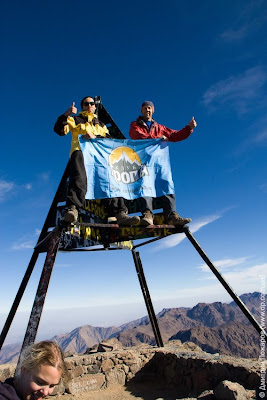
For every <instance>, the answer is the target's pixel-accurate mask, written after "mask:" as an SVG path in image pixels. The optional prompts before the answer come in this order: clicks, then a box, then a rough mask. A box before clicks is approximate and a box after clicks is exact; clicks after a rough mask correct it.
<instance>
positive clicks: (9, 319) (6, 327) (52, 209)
mask: <svg viewBox="0 0 267 400" xmlns="http://www.w3.org/2000/svg"><path fill="white" fill-rule="evenodd" d="M68 170H69V164H68V165H67V167H66V168H65V171H64V174H63V176H62V178H61V181H60V183H59V186H58V189H57V192H56V194H55V197H54V200H53V202H52V204H51V207H50V209H49V212H48V214H47V217H46V220H45V223H44V226H43V229H42V231H41V233H40V236H39V239H38V242H37V244H38V243H40V242H41V241H42V240H43V239H44V237H45V236H46V235H47V230H48V228H49V227H50V225H51V220H53V219H54V215H55V213H56V207H57V203H58V202H59V201H60V197H61V196H62V192H63V190H64V187H65V183H66V180H67V178H68V175H69V172H68ZM39 254H40V253H39V250H38V249H35V250H34V252H33V254H32V257H31V260H30V262H29V265H28V268H27V270H26V272H25V274H24V277H23V279H22V281H21V284H20V287H19V290H18V292H17V295H16V297H15V300H14V302H13V304H12V307H11V309H10V311H9V314H8V317H7V319H6V322H5V325H4V327H3V329H2V332H1V335H0V350H1V348H2V346H3V343H4V341H5V338H6V336H7V334H8V331H9V328H10V326H11V324H12V321H13V319H14V317H15V314H16V312H17V309H18V306H19V304H20V301H21V299H22V296H23V293H24V291H25V289H26V287H27V284H28V282H29V279H30V277H31V274H32V271H33V269H34V266H35V264H36V261H37V259H38V256H39Z"/></svg>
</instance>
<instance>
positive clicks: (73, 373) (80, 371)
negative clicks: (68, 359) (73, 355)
mask: <svg viewBox="0 0 267 400" xmlns="http://www.w3.org/2000/svg"><path fill="white" fill-rule="evenodd" d="M84 372H85V371H84V368H83V367H82V365H78V366H77V367H75V368H73V369H72V370H71V372H70V377H71V378H77V377H78V376H81V375H83V374H84Z"/></svg>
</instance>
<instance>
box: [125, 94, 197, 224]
mask: <svg viewBox="0 0 267 400" xmlns="http://www.w3.org/2000/svg"><path fill="white" fill-rule="evenodd" d="M153 113H154V104H153V103H152V102H151V101H145V102H144V103H143V104H142V106H141V114H142V115H141V116H140V117H138V118H137V120H136V121H133V122H132V123H131V126H130V132H129V135H130V138H131V139H163V140H167V141H169V142H178V141H180V140H184V139H187V138H188V137H189V136H190V135H191V133H192V132H193V129H194V128H195V127H196V126H197V124H196V121H195V119H194V117H193V118H192V119H191V120H190V122H189V123H188V125H186V126H185V127H184V128H183V129H181V130H179V131H176V130H174V129H170V128H167V127H166V126H164V125H160V124H158V123H157V122H156V121H154V119H153V118H152V116H153ZM161 200H162V207H163V213H164V216H165V220H166V223H167V224H169V225H175V226H183V225H185V224H187V223H189V222H190V221H191V219H190V218H182V217H181V216H180V215H179V214H178V213H177V212H176V210H175V196H174V195H173V194H168V195H165V196H162V197H161ZM140 208H141V212H142V214H143V218H142V219H141V222H140V225H143V226H147V225H153V206H152V198H151V197H143V198H140Z"/></svg>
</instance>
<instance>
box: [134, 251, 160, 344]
mask: <svg viewBox="0 0 267 400" xmlns="http://www.w3.org/2000/svg"><path fill="white" fill-rule="evenodd" d="M132 255H133V259H134V264H135V268H136V272H137V276H138V279H139V283H140V286H141V290H142V293H143V296H144V300H145V303H146V308H147V312H148V315H149V319H150V323H151V326H152V329H153V332H154V336H155V339H156V343H157V346H158V347H163V341H162V338H161V333H160V330H159V326H158V321H157V318H156V314H155V311H154V308H153V304H152V301H151V298H150V294H149V290H148V287H147V283H146V278H145V275H144V270H143V266H142V263H141V259H140V255H139V252H138V251H137V252H136V251H134V250H132Z"/></svg>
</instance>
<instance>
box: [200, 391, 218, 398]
mask: <svg viewBox="0 0 267 400" xmlns="http://www.w3.org/2000/svg"><path fill="white" fill-rule="evenodd" d="M197 399H198V400H216V397H215V395H214V393H213V390H205V391H204V392H203V393H201V394H200V395H199V396H197Z"/></svg>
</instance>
